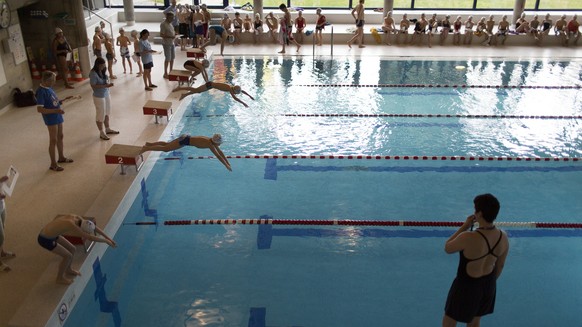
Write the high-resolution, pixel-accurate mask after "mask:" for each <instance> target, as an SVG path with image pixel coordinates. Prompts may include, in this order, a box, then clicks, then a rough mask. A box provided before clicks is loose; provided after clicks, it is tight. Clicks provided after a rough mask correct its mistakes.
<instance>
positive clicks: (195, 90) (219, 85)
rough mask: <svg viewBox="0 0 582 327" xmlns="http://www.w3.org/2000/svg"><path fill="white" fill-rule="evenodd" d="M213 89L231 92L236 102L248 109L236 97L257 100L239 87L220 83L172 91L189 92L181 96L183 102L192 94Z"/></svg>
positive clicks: (179, 88) (207, 83)
mask: <svg viewBox="0 0 582 327" xmlns="http://www.w3.org/2000/svg"><path fill="white" fill-rule="evenodd" d="M212 89H217V90H219V91H223V92H229V93H230V95H231V96H232V98H233V99H234V100H235V101H237V102H240V103H242V104H243V105H244V106H245V107H247V108H248V107H249V106H248V105H247V104H246V103H244V102H243V101H242V100H241V99H239V98H238V97H237V96H236V95H237V94H241V93H243V94H245V95H247V96H248V97H249V98H251V99H252V100H254V99H255V98H253V97H252V96H251V95H250V94H248V93H247V92H245V91H244V90H243V89H241V88H240V86H238V85H230V84H226V83H219V82H206V84H202V85H200V86H198V87H177V88H175V89H174V90H172V92H176V91H189V92H187V93H183V94H182V95H181V96H180V100H182V99H184V98H185V97H187V96H189V95H191V94H194V93H202V92H206V91H209V90H212Z"/></svg>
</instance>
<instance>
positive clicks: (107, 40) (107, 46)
mask: <svg viewBox="0 0 582 327" xmlns="http://www.w3.org/2000/svg"><path fill="white" fill-rule="evenodd" d="M105 49H106V50H107V53H106V54H105V58H107V70H109V76H110V77H111V79H116V78H117V76H115V75H113V60H114V59H115V52H114V51H113V43H111V36H110V35H107V37H106V38H105Z"/></svg>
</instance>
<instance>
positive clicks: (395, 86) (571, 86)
mask: <svg viewBox="0 0 582 327" xmlns="http://www.w3.org/2000/svg"><path fill="white" fill-rule="evenodd" d="M293 86H302V87H355V88H358V87H373V88H455V89H456V88H462V89H464V88H470V89H518V90H519V89H548V90H556V89H560V90H570V89H576V90H578V89H582V85H469V84H297V85H293Z"/></svg>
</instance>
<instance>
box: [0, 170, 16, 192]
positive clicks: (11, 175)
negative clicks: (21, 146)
mask: <svg viewBox="0 0 582 327" xmlns="http://www.w3.org/2000/svg"><path fill="white" fill-rule="evenodd" d="M6 176H8V180H7V181H6V182H4V183H2V193H4V194H5V195H7V196H12V191H14V186H16V181H17V180H18V176H20V173H19V172H18V170H16V168H14V166H10V168H8V172H7V173H6Z"/></svg>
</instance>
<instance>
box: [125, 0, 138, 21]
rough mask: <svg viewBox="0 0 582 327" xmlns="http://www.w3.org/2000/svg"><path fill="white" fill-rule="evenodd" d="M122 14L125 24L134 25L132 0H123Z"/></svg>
mask: <svg viewBox="0 0 582 327" xmlns="http://www.w3.org/2000/svg"><path fill="white" fill-rule="evenodd" d="M123 14H124V15H125V24H126V25H127V26H133V25H135V13H134V8H133V0H123Z"/></svg>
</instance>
